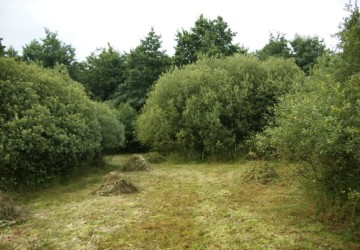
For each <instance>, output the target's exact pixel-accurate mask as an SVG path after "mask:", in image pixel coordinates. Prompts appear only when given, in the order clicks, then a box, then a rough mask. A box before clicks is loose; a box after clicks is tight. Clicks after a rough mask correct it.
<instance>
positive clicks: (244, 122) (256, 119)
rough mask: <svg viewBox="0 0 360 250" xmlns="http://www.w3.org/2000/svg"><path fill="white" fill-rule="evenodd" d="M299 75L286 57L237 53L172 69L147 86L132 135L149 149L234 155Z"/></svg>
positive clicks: (196, 153)
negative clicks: (261, 58)
mask: <svg viewBox="0 0 360 250" xmlns="http://www.w3.org/2000/svg"><path fill="white" fill-rule="evenodd" d="M301 76H302V74H301V71H300V70H299V68H298V67H297V66H296V65H295V64H294V63H293V62H292V61H286V60H283V59H275V58H272V59H270V60H269V61H266V62H260V61H259V60H257V59H256V58H255V57H250V56H242V55H236V56H233V57H227V58H222V59H208V58H204V59H202V60H200V61H198V62H197V63H196V64H192V65H187V66H185V67H184V68H181V69H175V70H173V71H172V72H169V73H167V74H165V75H163V76H162V77H161V78H160V79H159V80H158V82H157V83H156V85H155V88H154V89H153V90H152V91H151V92H150V94H149V99H148V101H147V103H146V105H145V107H144V109H143V110H142V113H141V115H140V117H139V118H138V121H137V135H138V138H139V140H140V141H141V142H142V143H144V144H146V145H149V146H150V147H152V148H153V149H156V150H162V151H178V152H182V153H183V154H184V155H186V156H189V157H198V156H202V157H206V156H211V157H221V158H229V157H234V156H235V155H236V154H237V151H238V149H239V144H240V143H242V142H244V141H245V140H246V139H247V138H248V137H249V136H250V135H252V134H253V133H255V132H259V131H261V130H262V129H263V127H264V126H265V124H266V122H267V121H266V118H267V117H268V116H271V115H272V111H271V109H270V107H272V106H273V105H274V104H275V103H276V102H277V100H278V97H279V96H281V95H282V94H284V93H286V92H287V91H288V90H289V89H290V88H291V86H292V84H293V81H294V79H295V78H296V77H299V78H301Z"/></svg>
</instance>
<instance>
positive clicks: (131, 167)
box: [122, 154, 151, 172]
mask: <svg viewBox="0 0 360 250" xmlns="http://www.w3.org/2000/svg"><path fill="white" fill-rule="evenodd" d="M122 170H123V171H124V172H132V171H150V170H151V167H150V163H149V162H148V161H147V160H146V159H145V158H144V157H143V156H141V155H138V154H135V155H133V156H131V157H130V158H129V160H128V161H127V162H126V163H125V165H124V167H123V168H122Z"/></svg>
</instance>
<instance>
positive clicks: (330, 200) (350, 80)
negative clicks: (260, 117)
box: [258, 6, 360, 225]
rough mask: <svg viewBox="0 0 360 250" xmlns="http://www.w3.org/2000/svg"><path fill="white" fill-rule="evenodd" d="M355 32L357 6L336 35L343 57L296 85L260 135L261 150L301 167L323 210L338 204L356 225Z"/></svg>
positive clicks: (358, 88)
mask: <svg viewBox="0 0 360 250" xmlns="http://www.w3.org/2000/svg"><path fill="white" fill-rule="evenodd" d="M358 27H360V19H359V10H358V8H357V7H356V6H355V8H354V9H352V12H351V15H350V17H349V18H346V19H345V23H344V24H343V25H342V28H343V30H341V32H340V34H341V36H340V38H341V39H343V40H342V42H341V43H340V46H341V48H342V49H343V50H342V52H340V53H339V54H338V55H333V56H330V57H329V56H326V57H323V58H322V60H321V61H320V62H319V64H318V65H317V68H316V69H315V70H314V71H313V72H312V73H313V74H312V75H311V76H310V77H308V78H307V80H306V81H305V82H304V83H298V84H297V85H296V87H295V88H294V89H293V90H292V91H291V92H290V93H289V94H288V95H286V97H285V98H284V99H283V100H282V101H281V103H279V105H278V106H277V107H276V112H275V114H276V121H275V123H274V124H273V125H272V126H269V127H268V128H267V129H266V130H265V133H264V134H263V135H261V136H258V146H259V148H262V149H264V148H266V149H269V148H270V149H275V152H276V153H277V154H278V155H280V156H281V157H283V158H286V159H291V160H297V161H301V162H303V163H304V164H303V165H301V168H299V169H298V170H299V172H300V174H302V175H303V176H306V177H308V178H309V179H310V180H311V181H312V183H313V185H315V190H318V191H319V194H320V195H321V196H322V197H321V199H319V201H320V202H319V204H321V205H323V208H325V209H328V208H329V207H330V208H332V207H334V205H336V206H338V207H339V208H341V209H342V210H343V211H345V212H344V214H345V213H347V216H348V217H352V218H351V219H356V215H357V216H358V217H357V220H355V221H357V222H356V223H357V225H359V221H360V217H359V211H360V208H359V203H358V200H359V199H360V151H359V148H360V73H359V71H360V69H359V65H360V63H359V57H357V56H356V55H357V54H356V51H357V49H358V47H359V43H358V41H359V40H358V39H359V36H358V34H359V33H358ZM356 37H357V38H356ZM351 53H352V56H350V54H351ZM329 204H330V206H329ZM349 211H351V212H350V213H349ZM337 213H338V212H337ZM338 214H339V213H338Z"/></svg>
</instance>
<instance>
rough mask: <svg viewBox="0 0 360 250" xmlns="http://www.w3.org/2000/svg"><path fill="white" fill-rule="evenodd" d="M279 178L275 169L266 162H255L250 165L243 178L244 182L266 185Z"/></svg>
mask: <svg viewBox="0 0 360 250" xmlns="http://www.w3.org/2000/svg"><path fill="white" fill-rule="evenodd" d="M279 178H280V176H279V175H278V173H277V172H276V171H275V169H274V168H273V167H272V166H270V165H269V164H268V163H266V162H262V161H256V162H254V163H252V164H251V165H250V167H249V168H248V170H247V171H246V172H245V174H244V176H243V180H244V181H245V182H255V183H261V184H268V183H271V182H275V181H277V180H278V179H279Z"/></svg>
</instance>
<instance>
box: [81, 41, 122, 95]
mask: <svg viewBox="0 0 360 250" xmlns="http://www.w3.org/2000/svg"><path fill="white" fill-rule="evenodd" d="M83 66H84V68H83V69H82V70H81V74H79V81H81V82H82V83H84V85H85V87H86V89H87V90H88V91H90V93H91V95H92V97H93V98H94V99H96V100H100V101H105V100H109V99H111V98H113V95H114V92H115V91H116V89H117V88H118V87H119V85H120V84H122V83H123V82H124V70H125V56H124V55H121V54H120V53H119V52H117V51H116V50H114V49H113V47H111V46H110V44H108V48H107V49H106V48H103V49H99V50H98V51H97V53H92V54H91V55H90V56H88V57H87V58H86V62H85V63H84V65H83Z"/></svg>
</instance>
